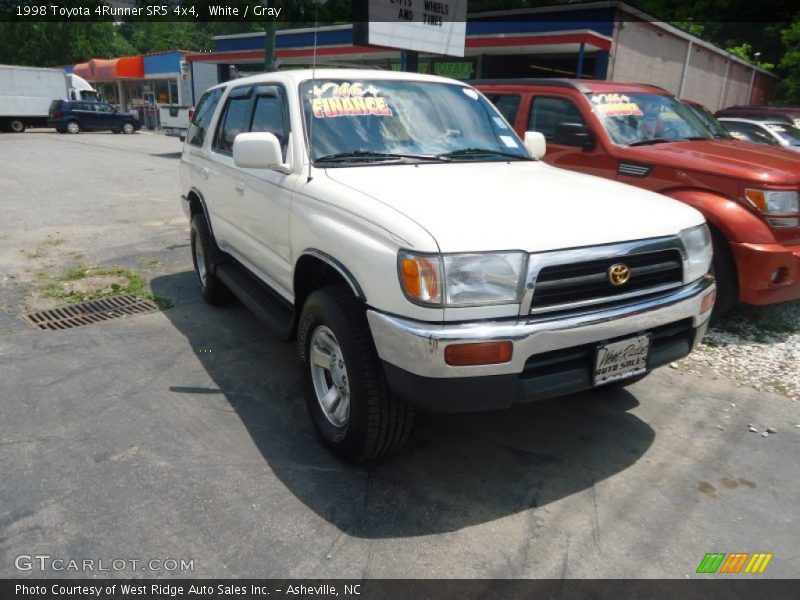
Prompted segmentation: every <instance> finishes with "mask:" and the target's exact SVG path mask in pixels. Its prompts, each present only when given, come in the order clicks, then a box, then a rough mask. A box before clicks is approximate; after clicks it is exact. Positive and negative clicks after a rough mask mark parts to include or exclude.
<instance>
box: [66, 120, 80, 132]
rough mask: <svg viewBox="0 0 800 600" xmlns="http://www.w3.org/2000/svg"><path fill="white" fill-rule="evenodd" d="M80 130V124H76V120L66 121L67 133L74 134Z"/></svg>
mask: <svg viewBox="0 0 800 600" xmlns="http://www.w3.org/2000/svg"><path fill="white" fill-rule="evenodd" d="M80 132H81V126H80V125H79V124H78V122H77V121H70V122H69V123H67V133H71V134H73V135H75V134H76V133H80Z"/></svg>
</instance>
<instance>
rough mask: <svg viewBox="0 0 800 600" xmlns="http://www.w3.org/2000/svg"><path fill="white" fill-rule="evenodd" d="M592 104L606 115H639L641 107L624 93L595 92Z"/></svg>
mask: <svg viewBox="0 0 800 600" xmlns="http://www.w3.org/2000/svg"><path fill="white" fill-rule="evenodd" d="M592 104H594V105H595V108H597V109H598V110H599V111H600V112H601V113H602V114H603V115H605V116H607V117H627V116H629V115H633V116H637V117H638V116H641V115H642V114H643V113H642V109H641V108H639V105H638V104H636V102H634V101H633V100H631V99H630V97H629V96H626V95H625V94H595V95H594V96H592Z"/></svg>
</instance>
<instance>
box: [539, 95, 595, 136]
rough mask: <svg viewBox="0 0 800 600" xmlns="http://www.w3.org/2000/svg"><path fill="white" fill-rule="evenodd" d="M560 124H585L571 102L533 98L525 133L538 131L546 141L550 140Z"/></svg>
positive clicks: (560, 99) (562, 99)
mask: <svg viewBox="0 0 800 600" xmlns="http://www.w3.org/2000/svg"><path fill="white" fill-rule="evenodd" d="M561 123H580V124H581V125H585V124H586V123H585V122H584V120H583V117H581V114H580V113H579V112H578V109H577V108H576V107H575V105H574V104H573V103H572V101H571V100H566V99H564V98H545V97H540V98H534V99H533V103H532V104H531V114H530V116H529V117H528V129H527V131H538V132H540V133H542V134H543V135H544V137H545V139H546V140H552V139H553V138H554V137H555V134H556V126H558V125H560V124H561Z"/></svg>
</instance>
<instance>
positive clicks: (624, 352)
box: [594, 334, 650, 385]
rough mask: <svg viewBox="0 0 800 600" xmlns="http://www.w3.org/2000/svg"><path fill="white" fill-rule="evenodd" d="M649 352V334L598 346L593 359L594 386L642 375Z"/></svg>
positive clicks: (645, 368)
mask: <svg viewBox="0 0 800 600" xmlns="http://www.w3.org/2000/svg"><path fill="white" fill-rule="evenodd" d="M649 350H650V335H649V334H646V335H639V336H636V337H632V338H627V339H624V340H620V341H619V342H613V343H611V344H605V345H603V346H598V347H597V352H595V359H594V384H595V385H602V384H604V383H610V382H612V381H617V380H619V379H625V378H627V377H633V376H635V375H639V374H641V373H644V372H645V371H646V370H647V353H648V352H649Z"/></svg>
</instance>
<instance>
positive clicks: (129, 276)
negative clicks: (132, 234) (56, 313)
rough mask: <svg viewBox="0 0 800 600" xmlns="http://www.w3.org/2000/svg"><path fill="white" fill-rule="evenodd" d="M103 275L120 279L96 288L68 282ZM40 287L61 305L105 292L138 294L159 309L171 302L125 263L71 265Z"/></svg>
mask: <svg viewBox="0 0 800 600" xmlns="http://www.w3.org/2000/svg"><path fill="white" fill-rule="evenodd" d="M38 275H39V276H40V279H41V278H42V277H41V276H42V275H44V274H43V273H39V274H38ZM103 276H106V277H114V278H117V279H121V280H122V283H112V284H110V285H108V286H104V287H101V288H99V289H87V290H80V289H75V287H73V286H71V285H69V282H73V281H79V280H81V279H85V278H87V277H103ZM45 277H46V276H45ZM39 291H40V292H41V294H42V295H43V296H45V297H47V298H54V299H56V300H58V303H59V305H61V306H68V305H70V304H77V303H79V302H88V301H89V300H97V299H98V298H105V297H108V296H119V295H121V294H133V295H135V296H139V297H140V298H145V299H147V300H152V301H153V302H155V303H156V306H158V307H159V308H160V309H162V310H163V309H165V308H169V307H171V306H172V302H170V301H169V300H168V299H167V298H161V297H160V296H156V295H155V294H153V292H151V291H150V289H149V288H148V287H147V281H146V280H145V278H144V277H143V276H142V275H141V274H140V273H139V272H137V271H134V270H133V269H126V268H124V267H85V266H78V267H74V268H72V269H70V270H69V271H67V272H65V273H63V274H62V275H61V276H60V277H55V278H50V281H49V283H47V284H45V285H44V286H42V287H41V288H40V289H39Z"/></svg>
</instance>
